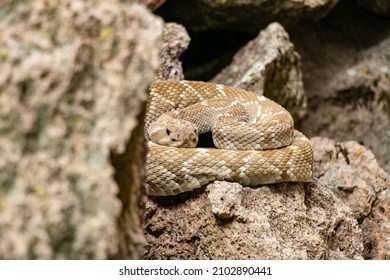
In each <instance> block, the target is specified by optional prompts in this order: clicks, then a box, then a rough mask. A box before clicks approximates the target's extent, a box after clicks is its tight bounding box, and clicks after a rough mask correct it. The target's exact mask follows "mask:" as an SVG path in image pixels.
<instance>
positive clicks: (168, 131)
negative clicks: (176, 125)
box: [166, 128, 171, 136]
mask: <svg viewBox="0 0 390 280" xmlns="http://www.w3.org/2000/svg"><path fill="white" fill-rule="evenodd" d="M166 133H167V135H168V136H169V134H171V131H170V130H169V128H167V130H166Z"/></svg>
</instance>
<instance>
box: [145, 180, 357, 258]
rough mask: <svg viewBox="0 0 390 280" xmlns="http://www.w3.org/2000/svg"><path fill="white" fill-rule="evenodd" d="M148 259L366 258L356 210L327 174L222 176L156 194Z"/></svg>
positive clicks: (148, 233) (148, 227) (149, 211)
mask: <svg viewBox="0 0 390 280" xmlns="http://www.w3.org/2000/svg"><path fill="white" fill-rule="evenodd" d="M144 232H145V238H146V240H147V245H146V253H145V257H146V259H361V258H362V257H361V254H362V249H363V245H362V238H361V231H360V229H359V227H358V225H357V222H356V220H355V219H354V218H353V216H352V213H351V211H350V210H349V208H348V207H346V206H345V205H344V204H343V203H341V202H340V201H339V200H338V199H337V198H336V197H335V196H334V195H333V194H332V193H331V192H330V191H329V190H327V189H326V188H325V187H323V186H322V185H321V184H320V183H319V182H316V183H314V184H300V183H297V184H278V185H275V186H263V187H260V188H243V187H241V186H240V185H238V184H236V183H227V182H215V183H214V184H212V185H209V186H207V187H206V191H204V189H201V190H198V191H195V192H191V193H185V194H182V195H178V196H175V197H160V198H152V199H150V201H149V202H148V204H147V212H146V222H145V225H144Z"/></svg>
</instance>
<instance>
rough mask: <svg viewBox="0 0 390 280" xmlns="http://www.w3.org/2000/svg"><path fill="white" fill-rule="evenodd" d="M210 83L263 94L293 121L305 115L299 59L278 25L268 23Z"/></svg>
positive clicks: (282, 29) (297, 120)
mask: <svg viewBox="0 0 390 280" xmlns="http://www.w3.org/2000/svg"><path fill="white" fill-rule="evenodd" d="M211 82H215V83H221V84H225V85H229V86H233V87H237V88H242V89H245V90H248V91H251V92H254V93H257V94H259V95H265V96H267V97H268V98H270V99H272V100H274V101H276V102H277V103H279V104H281V105H282V106H283V107H285V108H286V109H287V110H288V111H289V112H290V113H291V115H292V116H293V118H294V120H295V121H296V122H299V121H301V120H302V118H303V117H304V116H305V113H306V96H305V94H304V91H303V83H302V72H301V64H300V57H299V55H298V53H297V52H296V51H295V50H294V45H293V44H292V43H291V41H290V39H289V36H288V34H287V32H286V31H285V30H284V28H283V27H282V26H281V25H280V24H278V23H272V24H270V25H269V26H268V27H267V28H265V29H264V30H262V31H261V32H260V34H259V35H258V36H257V37H256V38H255V39H253V40H252V41H250V42H249V43H248V44H247V45H246V46H244V47H243V48H242V49H241V50H240V51H238V52H237V53H236V54H235V56H234V58H233V61H232V63H231V64H230V65H229V66H227V67H226V68H224V69H223V70H222V71H221V72H220V73H219V74H218V75H217V76H215V77H214V78H213V79H212V80H211Z"/></svg>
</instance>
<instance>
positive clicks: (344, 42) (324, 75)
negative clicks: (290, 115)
mask: <svg viewBox="0 0 390 280" xmlns="http://www.w3.org/2000/svg"><path fill="white" fill-rule="evenodd" d="M336 25H337V26H339V28H330V27H332V26H336ZM389 28H390V20H388V19H386V18H382V17H378V16H376V15H374V14H372V13H370V12H367V11H366V10H365V9H363V8H362V7H360V6H358V5H357V4H356V3H355V1H342V2H340V4H339V5H338V6H337V8H336V9H335V10H334V11H333V12H332V13H331V14H330V15H329V17H328V18H327V19H326V20H324V21H322V22H320V23H318V24H313V25H310V26H308V25H305V26H303V25H302V26H301V27H299V28H297V29H294V30H291V31H290V37H291V38H292V41H293V42H294V45H295V46H296V49H297V51H298V52H299V53H300V55H301V57H302V67H303V68H302V71H303V77H304V85H305V92H306V95H307V96H308V106H307V108H308V114H307V119H306V120H305V122H304V123H303V126H302V131H303V132H304V133H305V134H306V135H307V136H309V137H313V136H322V137H329V138H332V139H335V140H336V141H348V140H356V141H358V142H359V143H360V144H363V145H364V146H365V147H367V148H369V149H371V150H372V151H373V153H374V154H375V156H376V158H377V160H378V162H379V164H380V165H381V167H382V168H384V169H385V171H387V172H390V145H389V140H390V113H389V112H390V110H389V108H390V94H389V93H390V68H389V65H390V59H389V58H390V37H389V33H388V30H389ZM319 50H320V51H319Z"/></svg>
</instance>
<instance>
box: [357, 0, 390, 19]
mask: <svg viewBox="0 0 390 280" xmlns="http://www.w3.org/2000/svg"><path fill="white" fill-rule="evenodd" d="M357 1H358V3H359V4H361V5H362V6H363V7H365V8H366V9H368V10H370V11H372V12H374V13H377V14H379V15H384V16H390V1H388V0H357Z"/></svg>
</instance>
